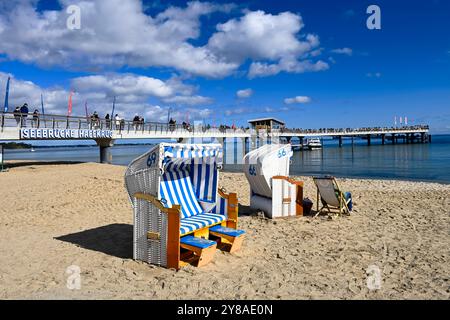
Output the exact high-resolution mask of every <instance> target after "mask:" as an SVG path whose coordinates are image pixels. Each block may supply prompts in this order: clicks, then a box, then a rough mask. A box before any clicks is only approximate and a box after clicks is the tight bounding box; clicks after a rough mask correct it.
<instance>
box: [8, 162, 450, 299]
mask: <svg viewBox="0 0 450 320" xmlns="http://www.w3.org/2000/svg"><path fill="white" fill-rule="evenodd" d="M124 171H125V167H123V166H116V165H101V164H96V163H79V164H70V165H64V164H62V165H53V164H49V165H39V164H34V165H28V166H18V167H13V168H11V169H10V170H9V171H8V172H3V173H0V181H1V182H2V183H1V184H0V192H1V193H2V195H3V198H2V200H1V202H2V203H1V204H2V205H1V206H0V216H1V219H0V221H1V222H0V232H1V233H2V238H1V239H2V240H1V241H0V283H1V285H0V298H2V299H17V298H21V299H53V298H57V299H98V298H103V299H129V298H134V299H183V298H184V299H267V300H272V299H449V298H450V289H449V286H448V275H449V274H450V257H449V255H448V248H449V246H450V237H449V235H448V230H449V226H450V216H449V214H448V213H449V211H448V210H449V208H450V199H449V197H448V194H449V193H450V186H449V185H442V184H438V183H425V182H407V181H397V180H391V181H386V180H364V179H342V178H340V179H338V181H339V183H340V186H341V188H342V189H343V190H345V191H351V192H352V194H353V196H354V212H353V214H352V215H350V216H342V217H340V218H337V219H333V220H330V219H328V218H327V217H325V216H320V217H318V218H315V219H313V218H312V217H310V216H305V217H299V218H293V219H279V220H268V219H265V218H263V217H261V215H260V214H258V213H257V212H254V211H252V210H250V209H249V208H248V205H249V192H250V191H249V188H248V184H247V182H246V179H245V177H244V175H243V174H242V173H222V174H221V176H220V182H219V185H220V186H221V187H225V188H226V189H227V190H228V191H229V192H237V193H238V199H239V203H240V214H241V215H240V218H239V225H240V228H242V229H244V230H246V231H247V236H246V239H245V241H244V244H243V248H242V250H241V251H239V252H237V253H235V254H228V253H222V252H216V254H215V257H214V260H213V262H212V263H210V264H208V265H207V266H205V267H203V268H195V267H191V266H188V267H186V268H183V269H181V270H180V271H178V272H174V271H173V270H167V269H164V268H160V267H157V266H152V265H148V264H146V263H142V262H137V261H134V260H132V230H133V227H132V221H133V219H132V208H131V205H130V203H129V201H128V196H127V194H126V191H125V188H124V180H123V174H124ZM296 178H301V177H298V176H296ZM302 179H304V182H305V190H304V197H308V198H310V199H311V200H312V201H313V203H314V204H315V194H316V192H315V188H314V186H313V182H312V179H310V178H302ZM72 265H76V266H79V267H80V269H81V279H82V280H81V281H82V282H81V283H82V285H81V289H80V290H69V289H68V288H67V287H66V282H67V277H68V275H67V274H66V269H67V268H68V267H69V266H72ZM371 266H376V267H379V269H380V271H381V273H382V287H381V289H380V290H369V289H368V287H367V285H366V281H367V277H368V273H367V272H368V270H369V268H370V267H371Z"/></svg>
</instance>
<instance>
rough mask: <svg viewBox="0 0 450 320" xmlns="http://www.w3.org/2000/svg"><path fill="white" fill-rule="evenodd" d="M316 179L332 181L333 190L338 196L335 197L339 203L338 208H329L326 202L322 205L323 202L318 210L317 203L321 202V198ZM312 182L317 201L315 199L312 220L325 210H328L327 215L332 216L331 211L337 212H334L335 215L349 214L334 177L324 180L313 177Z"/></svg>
mask: <svg viewBox="0 0 450 320" xmlns="http://www.w3.org/2000/svg"><path fill="white" fill-rule="evenodd" d="M316 179H329V180H332V182H333V185H334V186H335V190H336V191H337V192H338V194H339V195H338V196H337V197H338V201H339V207H334V206H330V205H328V203H326V202H325V204H323V202H322V207H321V208H320V209H319V203H320V202H321V199H322V197H321V195H320V191H319V186H318V185H317V183H316ZM313 181H314V184H315V185H316V188H317V199H316V208H317V213H316V214H315V215H314V218H315V217H317V216H318V215H319V214H321V213H322V212H323V211H324V210H325V209H327V210H328V214H332V213H333V211H332V210H338V212H334V213H335V214H336V215H340V214H350V210H349V208H348V205H347V200H346V199H345V195H344V193H343V192H342V191H341V188H340V187H339V184H338V182H337V180H336V178H334V177H325V178H320V177H313Z"/></svg>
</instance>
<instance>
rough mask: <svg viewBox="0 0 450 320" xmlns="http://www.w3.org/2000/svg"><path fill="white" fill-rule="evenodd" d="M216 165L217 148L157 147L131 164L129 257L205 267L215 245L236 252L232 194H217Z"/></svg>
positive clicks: (128, 176) (241, 235) (239, 234)
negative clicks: (131, 244)
mask: <svg viewBox="0 0 450 320" xmlns="http://www.w3.org/2000/svg"><path fill="white" fill-rule="evenodd" d="M221 166H222V149H221V145H220V144H173V143H161V144H159V145H157V146H155V147H154V148H152V149H151V150H150V151H148V152H146V153H145V154H143V155H142V156H140V157H139V158H137V159H136V160H134V161H133V162H131V163H130V165H129V166H128V168H127V171H126V173H125V186H126V188H127V191H128V194H129V197H130V201H131V203H132V205H133V209H134V223H133V230H134V235H133V250H134V253H133V257H134V259H136V260H141V261H146V262H148V263H151V264H156V265H160V266H164V267H168V268H175V269H179V268H180V267H182V266H183V265H184V264H186V263H187V262H194V261H196V263H197V266H202V265H205V264H207V263H208V262H210V261H211V260H212V258H213V256H214V252H215V250H216V247H217V245H218V244H219V245H220V248H227V249H228V250H229V251H230V252H235V251H237V250H238V249H239V248H240V246H241V244H242V241H243V238H244V231H242V230H237V224H238V201H237V196H236V194H235V193H230V194H226V193H225V192H224V191H223V190H219V188H218V180H219V168H220V167H221Z"/></svg>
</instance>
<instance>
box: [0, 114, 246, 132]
mask: <svg viewBox="0 0 450 320" xmlns="http://www.w3.org/2000/svg"><path fill="white" fill-rule="evenodd" d="M0 117H1V118H0V127H1V128H2V129H3V128H4V127H18V128H50V129H97V130H113V131H115V132H116V133H118V134H122V133H143V134H152V133H174V134H176V133H184V134H186V133H190V134H193V135H194V134H195V133H204V132H210V133H214V132H217V133H227V132H228V133H229V132H235V133H248V132H249V130H244V129H241V128H235V129H230V128H227V127H224V126H223V127H222V126H221V127H218V128H214V127H211V126H208V125H188V124H172V123H161V122H141V121H132V120H124V119H121V120H115V119H109V120H108V119H101V118H98V119H97V118H91V117H77V116H62V115H41V114H40V115H39V116H35V115H33V114H32V113H26V114H25V113H12V112H3V113H0Z"/></svg>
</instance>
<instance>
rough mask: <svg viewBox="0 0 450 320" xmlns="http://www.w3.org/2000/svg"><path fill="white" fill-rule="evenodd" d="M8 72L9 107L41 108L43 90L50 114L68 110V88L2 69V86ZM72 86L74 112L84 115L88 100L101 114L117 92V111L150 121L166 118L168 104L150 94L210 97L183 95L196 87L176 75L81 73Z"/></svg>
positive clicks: (191, 100) (191, 101)
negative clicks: (46, 84)
mask: <svg viewBox="0 0 450 320" xmlns="http://www.w3.org/2000/svg"><path fill="white" fill-rule="evenodd" d="M8 76H11V84H10V96H9V102H10V103H9V104H10V106H9V111H12V110H13V108H14V107H15V106H21V105H22V104H23V103H25V102H27V103H28V105H29V106H30V108H33V109H34V108H37V109H39V110H40V95H41V93H42V94H43V96H44V104H45V112H46V113H47V114H57V115H65V114H66V113H67V105H68V97H69V90H66V89H64V88H60V87H50V88H42V87H40V86H38V85H36V84H35V83H33V82H30V81H24V80H20V79H16V78H15V77H14V76H13V75H11V74H6V73H3V72H0V88H5V86H6V81H7V78H8ZM71 88H72V89H73V90H74V95H73V115H74V116H84V114H85V109H84V104H85V102H86V101H87V103H88V109H89V112H90V113H92V112H93V111H97V112H99V114H100V115H106V113H110V112H111V111H112V101H113V97H114V96H117V100H116V109H115V112H117V113H119V114H120V115H121V116H122V117H125V118H127V119H130V118H132V117H133V116H134V115H135V114H140V115H143V114H145V115H146V120H147V121H166V120H167V112H168V107H167V106H160V105H157V104H156V105H155V104H153V103H151V102H150V99H151V98H160V99H161V100H162V101H163V102H165V101H164V100H165V99H179V102H180V103H181V102H182V103H183V104H186V105H190V106H193V105H197V104H204V102H205V101H206V100H208V99H210V98H207V97H202V96H198V95H193V96H191V95H184V94H186V93H194V92H195V90H196V89H195V88H193V87H190V86H189V85H186V84H183V83H181V82H180V80H179V79H176V78H171V79H169V80H167V81H162V80H159V79H155V78H149V77H144V76H137V75H132V74H125V75H117V74H111V75H107V76H103V75H102V76H87V77H79V78H75V79H72V81H71ZM2 98H3V99H4V96H3V97H1V96H0V99H2ZM181 100H183V101H181ZM210 113H211V110H210V109H208V108H187V109H185V111H184V112H183V111H176V112H173V113H172V114H173V115H174V117H184V115H185V114H189V117H190V119H192V120H195V119H202V118H207V116H208V115H209V114H210Z"/></svg>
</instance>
